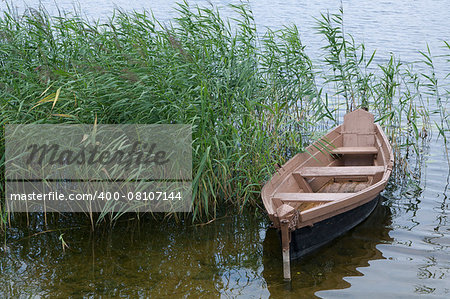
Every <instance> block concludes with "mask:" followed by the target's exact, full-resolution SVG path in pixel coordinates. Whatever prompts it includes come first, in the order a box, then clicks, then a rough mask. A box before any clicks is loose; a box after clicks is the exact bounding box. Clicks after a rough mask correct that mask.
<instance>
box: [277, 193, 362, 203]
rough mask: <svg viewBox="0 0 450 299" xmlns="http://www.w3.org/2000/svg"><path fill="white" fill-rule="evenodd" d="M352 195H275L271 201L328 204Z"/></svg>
mask: <svg viewBox="0 0 450 299" xmlns="http://www.w3.org/2000/svg"><path fill="white" fill-rule="evenodd" d="M353 195H354V193H276V194H275V195H274V196H273V199H276V200H282V201H284V202H329V201H334V200H339V199H343V198H347V197H351V196H353Z"/></svg>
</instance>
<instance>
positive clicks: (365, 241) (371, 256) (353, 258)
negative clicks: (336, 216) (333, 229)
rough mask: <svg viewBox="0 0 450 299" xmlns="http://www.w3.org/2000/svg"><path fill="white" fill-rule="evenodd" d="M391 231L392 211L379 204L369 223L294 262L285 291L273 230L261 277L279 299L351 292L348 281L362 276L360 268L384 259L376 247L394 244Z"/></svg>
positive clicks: (276, 238)
mask: <svg viewBox="0 0 450 299" xmlns="http://www.w3.org/2000/svg"><path fill="white" fill-rule="evenodd" d="M390 230H391V211H390V208H389V207H388V206H386V205H383V204H381V203H380V204H378V206H377V207H376V209H375V210H374V212H373V213H372V214H371V215H370V216H369V217H368V218H367V219H366V221H364V222H363V223H361V224H360V225H358V226H357V227H355V228H354V229H352V230H351V231H349V232H348V233H346V234H344V235H343V236H342V237H340V238H338V239H336V240H334V241H332V242H331V243H330V244H329V245H327V246H325V247H324V248H322V249H319V250H318V251H316V252H314V253H312V254H310V255H308V256H306V257H304V258H302V259H300V260H298V261H295V262H293V263H292V265H291V267H292V268H291V272H292V282H291V285H290V287H289V288H286V283H285V282H283V276H282V273H283V272H282V259H281V246H280V241H279V237H278V233H277V231H276V230H275V229H271V228H270V229H268V230H267V234H266V238H265V240H264V244H263V246H264V254H263V263H264V270H263V272H262V275H263V277H264V279H265V280H266V282H267V285H268V289H269V291H270V293H271V294H272V295H276V297H278V296H280V298H281V297H290V296H292V297H293V298H294V297H296V298H297V297H298V296H299V295H302V296H304V297H305V298H311V297H313V296H314V293H315V292H317V291H320V290H327V289H342V288H348V287H349V286H350V284H349V283H348V282H346V281H345V280H344V278H345V277H347V276H358V275H362V274H361V273H360V272H359V271H358V268H359V267H367V266H369V261H371V260H377V259H383V258H384V257H383V256H382V253H381V251H379V250H378V249H377V245H379V244H380V243H389V242H391V241H392V238H391V237H390V236H389V231H390Z"/></svg>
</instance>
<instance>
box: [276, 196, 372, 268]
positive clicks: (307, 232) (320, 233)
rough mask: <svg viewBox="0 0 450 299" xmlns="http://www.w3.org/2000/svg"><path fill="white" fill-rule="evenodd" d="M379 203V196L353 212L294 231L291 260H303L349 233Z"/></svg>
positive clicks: (292, 233)
mask: <svg viewBox="0 0 450 299" xmlns="http://www.w3.org/2000/svg"><path fill="white" fill-rule="evenodd" d="M378 201H379V195H377V196H376V197H375V198H373V199H372V200H370V201H369V202H367V203H365V204H363V205H360V206H358V207H356V208H354V209H352V210H349V211H347V212H344V213H341V214H338V215H336V216H333V217H331V218H328V219H325V220H322V221H319V222H317V223H315V224H314V225H313V226H306V227H302V228H299V229H296V230H294V231H292V232H291V243H290V258H291V259H298V258H301V257H302V256H304V255H306V254H308V253H311V252H313V251H315V250H317V249H318V248H320V247H322V246H323V245H325V244H327V243H329V242H331V241H332V240H333V239H335V238H337V237H339V236H340V235H342V234H344V233H346V232H348V231H349V230H351V229H352V228H354V227H355V226H357V225H358V224H360V223H361V222H363V221H364V220H365V219H366V218H367V217H368V216H369V215H370V214H371V213H372V212H373V210H374V209H375V207H376V206H377V203H378ZM280 239H281V238H280Z"/></svg>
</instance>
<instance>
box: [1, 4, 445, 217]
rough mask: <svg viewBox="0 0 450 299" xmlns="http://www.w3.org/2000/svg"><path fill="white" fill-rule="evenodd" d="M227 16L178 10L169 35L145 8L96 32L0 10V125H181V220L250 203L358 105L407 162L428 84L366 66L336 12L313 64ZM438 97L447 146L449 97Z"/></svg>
mask: <svg viewBox="0 0 450 299" xmlns="http://www.w3.org/2000/svg"><path fill="white" fill-rule="evenodd" d="M232 7H233V9H234V10H235V12H236V13H237V15H238V17H237V18H235V19H233V20H228V19H225V18H223V17H221V15H220V13H219V11H218V10H215V9H209V8H200V7H189V6H188V5H187V4H186V3H182V4H180V5H179V6H178V17H177V18H176V19H174V20H173V23H172V24H170V25H167V26H164V25H162V24H160V23H159V22H158V20H156V19H155V18H154V17H153V16H152V15H151V14H150V13H148V12H144V13H137V12H134V13H122V12H120V11H116V12H115V13H114V15H113V16H112V17H111V19H110V20H109V21H108V22H105V23H100V22H88V21H87V20H86V19H84V18H82V17H80V16H78V15H76V14H65V15H60V16H57V17H53V16H50V15H49V14H48V13H46V12H45V11H44V10H34V9H28V10H27V12H26V13H25V14H24V15H23V16H16V15H14V14H13V13H12V12H11V11H8V12H5V13H4V15H3V16H1V17H0V108H1V110H0V111H1V112H0V115H1V118H0V120H1V125H4V124H7V123H93V122H94V120H95V119H97V121H98V123H105V124H122V123H149V124H150V123H169V124H191V125H192V126H193V144H192V147H193V204H194V205H193V212H192V214H190V215H189V217H190V218H192V219H193V220H198V219H202V218H205V217H214V216H215V215H216V212H217V211H218V209H219V208H220V207H221V206H228V204H231V205H233V206H235V207H237V208H239V209H241V210H242V209H243V208H244V207H245V206H258V205H260V197H259V192H260V189H261V187H262V186H263V184H264V183H265V181H266V180H267V179H268V178H269V177H270V176H271V174H272V173H273V172H274V171H275V165H276V164H277V163H279V164H283V163H284V162H286V161H287V160H288V159H289V158H290V157H292V156H293V155H294V154H296V153H298V152H300V151H302V150H303V149H304V147H305V146H306V145H308V144H309V143H310V142H311V140H313V139H316V138H317V137H319V136H320V135H321V134H322V133H323V132H324V131H325V130H326V129H328V128H330V127H332V126H334V125H335V124H336V123H337V122H338V121H340V117H341V116H342V115H343V113H345V112H346V111H350V110H353V109H355V108H357V107H361V106H364V107H369V109H370V111H372V112H373V113H374V114H375V115H376V118H377V120H378V121H379V123H380V124H381V125H382V126H383V127H385V129H386V130H387V132H388V135H389V137H390V139H391V141H392V142H393V145H394V147H395V154H396V159H397V161H398V162H399V164H400V165H405V163H406V161H407V155H405V150H406V151H409V148H411V146H412V147H413V151H414V152H415V154H418V153H419V149H418V148H417V144H418V140H419V139H421V138H423V137H424V135H426V134H425V132H427V131H428V130H430V127H431V124H430V118H429V114H430V113H431V111H430V110H429V109H428V108H427V107H426V105H425V104H424V103H423V101H424V100H423V99H424V96H425V95H426V94H425V93H424V91H422V89H423V88H425V89H427V88H428V90H435V89H433V88H432V87H433V86H437V85H438V84H437V82H435V80H434V79H433V77H429V78H428V77H424V76H422V75H421V74H416V73H414V72H413V71H411V70H410V69H409V66H407V65H404V64H402V62H401V61H399V60H398V59H397V58H395V57H394V56H392V57H390V59H389V60H388V61H387V62H386V63H385V64H384V65H378V66H373V65H372V64H373V57H374V55H375V53H370V54H369V55H368V54H367V53H365V50H364V45H362V44H358V43H357V42H356V41H354V39H353V38H352V37H351V36H350V35H345V34H343V32H344V30H343V29H344V27H343V26H344V24H343V22H342V20H343V18H342V16H343V12H342V10H341V11H340V12H339V13H337V14H323V15H322V16H321V17H320V18H318V20H317V33H318V34H321V35H322V36H323V37H324V39H325V41H326V42H327V46H326V47H324V48H323V57H324V59H323V61H321V62H313V61H312V60H311V59H310V58H309V56H308V55H307V52H306V47H305V45H303V43H302V42H301V39H300V33H299V31H298V29H297V28H296V27H295V26H290V27H286V28H283V29H282V30H279V31H271V30H268V31H267V32H265V33H264V34H262V35H261V33H258V34H257V31H256V26H255V23H254V20H253V16H252V13H251V11H250V10H249V7H248V6H246V5H240V6H232ZM446 45H447V46H448V43H447V44H446ZM449 48H450V47H449ZM424 57H431V53H430V52H428V53H424ZM427 61H428V60H427ZM428 62H429V63H430V65H429V69H430V70H432V71H433V69H432V68H433V63H432V61H428ZM318 64H319V65H318ZM319 66H320V67H319ZM433 74H434V72H433ZM424 78H428V81H429V82H426V83H423V82H424V81H423V80H424ZM433 80H434V81H433ZM318 82H322V83H318ZM434 83H435V84H434ZM425 84H431V85H430V86H428V85H425ZM433 84H434V85H433ZM429 96H431V97H436V96H438V95H437V94H436V93H434V94H432V95H429ZM439 97H440V98H441V100H440V101H441V106H440V108H438V109H441V112H440V113H442V119H444V120H445V121H446V122H442V123H441V124H439V125H440V127H439V128H441V127H442V136H444V138H445V132H446V131H445V130H447V131H448V115H447V113H446V112H445V111H444V110H443V109H444V107H445V105H443V104H442V103H444V101H447V100H448V91H447V93H444V94H439ZM445 99H447V100H445ZM2 134H3V133H2ZM1 138H2V142H1V143H0V147H1V148H0V150H1V153H2V156H1V160H0V163H1V167H4V165H3V164H4V154H3V153H4V141H3V139H4V138H3V135H2V136H1ZM2 169H3V168H2ZM1 176H4V172H3V171H2V172H1ZM172 216H174V217H176V218H178V217H184V216H186V215H179V214H178V215H172Z"/></svg>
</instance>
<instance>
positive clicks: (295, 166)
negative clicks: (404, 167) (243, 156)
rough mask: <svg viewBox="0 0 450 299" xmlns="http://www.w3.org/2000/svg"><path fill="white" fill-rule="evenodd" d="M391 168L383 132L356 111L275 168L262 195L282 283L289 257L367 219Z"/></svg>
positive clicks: (369, 117) (365, 114) (366, 115)
mask: <svg viewBox="0 0 450 299" xmlns="http://www.w3.org/2000/svg"><path fill="white" fill-rule="evenodd" d="M393 164H394V156H393V154H392V148H391V146H390V144H389V141H388V139H387V138H386V135H385V134H384V132H383V130H382V129H381V127H380V126H379V125H378V124H375V123H374V117H373V115H372V114H371V113H369V112H367V111H364V110H362V109H358V110H355V111H353V112H350V113H348V114H346V115H345V116H344V123H343V124H342V125H340V126H337V127H336V128H334V129H333V130H331V131H330V132H329V133H328V134H326V135H325V136H324V137H322V138H321V139H319V140H318V141H316V142H315V143H313V144H312V145H310V146H308V147H307V148H306V152H304V153H300V154H297V155H296V156H294V157H293V158H292V159H291V160H289V161H288V162H287V163H286V164H284V165H283V166H281V168H280V169H278V171H277V173H275V174H274V175H273V177H272V178H271V179H270V180H269V181H268V182H267V183H266V184H265V186H264V187H263V189H262V191H261V197H262V200H263V202H264V206H265V208H266V210H267V213H268V215H269V217H270V219H271V221H272V222H273V225H274V226H275V227H276V228H278V229H280V231H281V242H282V248H283V269H284V278H285V279H286V280H290V259H296V258H299V257H301V256H303V255H305V254H307V253H310V252H312V251H313V250H315V249H317V248H319V247H321V246H322V245H324V244H326V243H328V242H329V241H331V240H333V239H334V238H336V237H338V236H339V235H341V234H343V233H345V232H346V231H348V230H350V229H351V228H353V227H355V226H356V225H358V224H359V223H361V222H362V221H363V220H364V219H366V218H367V216H369V215H370V213H371V212H372V211H373V209H374V208H375V206H376V204H377V202H378V195H379V193H380V192H381V191H383V189H384V188H385V186H386V184H387V181H388V179H389V177H390V175H391V172H392V167H393Z"/></svg>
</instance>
